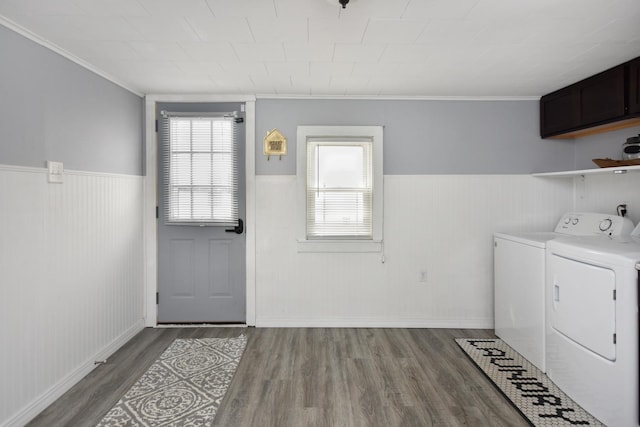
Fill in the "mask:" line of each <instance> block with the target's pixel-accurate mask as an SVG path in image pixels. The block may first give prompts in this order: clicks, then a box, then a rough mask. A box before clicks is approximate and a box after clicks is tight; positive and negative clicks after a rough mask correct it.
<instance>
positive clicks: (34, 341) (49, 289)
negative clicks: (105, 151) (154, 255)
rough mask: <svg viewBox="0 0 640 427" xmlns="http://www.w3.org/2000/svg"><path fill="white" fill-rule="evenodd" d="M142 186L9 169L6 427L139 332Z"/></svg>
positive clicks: (2, 264)
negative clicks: (56, 180)
mask: <svg viewBox="0 0 640 427" xmlns="http://www.w3.org/2000/svg"><path fill="white" fill-rule="evenodd" d="M142 201H143V182H142V177H139V176H128V175H111V174H100V173H85V172H75V171H68V172H65V175H64V183H63V184H48V183H47V174H46V170H45V169H41V168H23V167H13V166H0V272H1V273H0V274H1V275H0V280H1V283H0V342H1V343H2V350H1V351H0V378H1V379H2V380H0V425H2V426H19V425H24V423H25V422H27V421H28V420H29V419H31V418H32V417H33V416H35V415H37V414H38V413H39V412H40V411H42V410H43V409H44V408H46V407H47V406H48V405H49V404H50V403H51V402H53V401H54V400H55V399H56V398H58V397H59V396H60V395H61V394H62V393H64V392H65V391H66V390H67V389H68V388H70V387H71V386H72V385H73V384H75V383H76V382H77V381H78V380H79V379H81V378H82V377H83V376H85V375H86V374H87V373H88V372H90V371H91V370H92V369H93V368H94V367H95V364H94V361H99V360H104V359H106V358H107V357H108V356H109V355H111V354H112V353H113V352H114V351H115V350H116V349H117V348H119V347H120V346H121V345H122V344H124V343H125V342H126V341H128V340H129V339H130V338H131V337H132V336H133V335H135V334H136V333H137V332H139V331H140V330H141V329H142V328H143V325H144V322H143V315H144V313H143V283H144V282H143V239H142V230H143V228H142V218H143V217H142V207H143V204H142Z"/></svg>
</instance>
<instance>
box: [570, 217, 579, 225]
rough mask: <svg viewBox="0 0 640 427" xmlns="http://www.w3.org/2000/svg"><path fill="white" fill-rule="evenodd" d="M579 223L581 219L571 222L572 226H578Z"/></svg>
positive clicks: (574, 219)
mask: <svg viewBox="0 0 640 427" xmlns="http://www.w3.org/2000/svg"><path fill="white" fill-rule="evenodd" d="M579 222H580V219H578V218H573V219H572V220H571V224H573V225H578V223H579Z"/></svg>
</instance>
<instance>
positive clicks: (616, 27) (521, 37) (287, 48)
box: [0, 0, 640, 97]
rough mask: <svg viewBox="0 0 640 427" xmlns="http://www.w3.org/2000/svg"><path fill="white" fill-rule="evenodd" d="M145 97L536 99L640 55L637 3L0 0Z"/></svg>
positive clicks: (3, 7) (15, 16)
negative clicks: (178, 95)
mask: <svg viewBox="0 0 640 427" xmlns="http://www.w3.org/2000/svg"><path fill="white" fill-rule="evenodd" d="M0 15H1V16H3V17H4V20H0V23H3V21H4V24H5V25H7V26H9V27H10V28H14V29H17V30H19V31H20V32H22V33H30V34H32V36H35V37H34V38H35V39H40V41H41V42H42V41H45V42H46V44H48V45H49V46H53V47H54V48H55V49H56V50H58V51H63V52H66V53H67V54H68V55H69V56H71V57H73V58H76V59H77V60H78V61H79V62H80V63H83V64H85V65H88V66H89V68H91V69H94V70H97V71H98V72H100V73H101V74H102V75H105V76H108V77H110V78H111V79H112V80H114V81H115V82H117V83H119V84H121V85H123V86H124V87H126V88H128V89H130V90H133V91H135V92H137V93H140V94H148V93H156V94H158V93H165V94H169V93H182V94H188V93H216V94H247V95H257V96H291V95H293V96H345V95H346V96H384V97H441V96H443V97H449V96H451V97H485V96H487V97H530V96H531V97H537V96H540V95H543V94H545V93H548V92H550V91H552V90H555V89H558V88H560V87H563V86H566V85H568V84H570V83H573V82H575V81H578V80H581V79H582V78H584V77H587V76H589V75H592V74H595V73H597V72H599V71H603V70H605V69H607V68H609V67H611V66H614V65H617V64H620V63H622V62H625V61H627V60H629V59H632V58H635V57H638V56H640V0H351V2H350V3H349V4H348V5H347V7H346V9H341V7H340V5H339V4H338V0H0Z"/></svg>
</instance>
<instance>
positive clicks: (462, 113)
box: [256, 99, 574, 175]
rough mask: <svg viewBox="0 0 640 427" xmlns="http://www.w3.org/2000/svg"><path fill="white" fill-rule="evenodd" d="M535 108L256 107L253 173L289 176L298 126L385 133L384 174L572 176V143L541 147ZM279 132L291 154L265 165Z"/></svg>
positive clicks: (512, 104)
mask: <svg viewBox="0 0 640 427" xmlns="http://www.w3.org/2000/svg"><path fill="white" fill-rule="evenodd" d="M538 120H539V104H538V101H388V100H295V99H259V100H258V101H257V102H256V173H257V174H258V175H295V173H296V164H295V159H296V128H297V126H298V125H384V126H385V128H384V144H385V146H384V150H385V152H384V173H385V174H389V175H412V174H520V173H526V174H528V173H532V172H550V171H560V170H570V169H572V168H573V167H574V142H573V141H565V140H543V139H541V138H540V136H539V135H540V133H539V125H538V123H539V122H538ZM273 128H278V129H280V131H281V132H282V133H283V134H284V135H285V136H286V137H287V138H288V150H289V154H288V155H287V156H285V157H283V158H282V160H278V158H277V157H275V158H274V157H273V156H272V157H271V160H269V161H267V158H266V156H264V155H263V138H264V136H265V135H266V134H267V132H268V131H270V130H271V129H273Z"/></svg>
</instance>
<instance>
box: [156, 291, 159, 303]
mask: <svg viewBox="0 0 640 427" xmlns="http://www.w3.org/2000/svg"><path fill="white" fill-rule="evenodd" d="M158 304H160V292H156V305H158Z"/></svg>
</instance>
